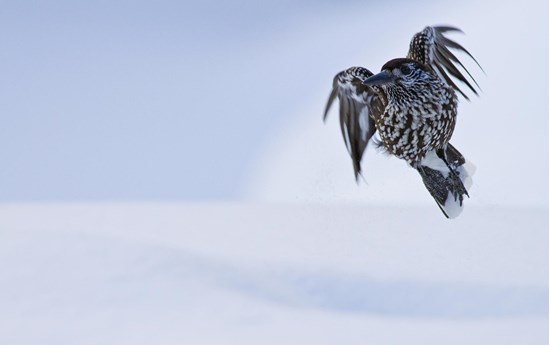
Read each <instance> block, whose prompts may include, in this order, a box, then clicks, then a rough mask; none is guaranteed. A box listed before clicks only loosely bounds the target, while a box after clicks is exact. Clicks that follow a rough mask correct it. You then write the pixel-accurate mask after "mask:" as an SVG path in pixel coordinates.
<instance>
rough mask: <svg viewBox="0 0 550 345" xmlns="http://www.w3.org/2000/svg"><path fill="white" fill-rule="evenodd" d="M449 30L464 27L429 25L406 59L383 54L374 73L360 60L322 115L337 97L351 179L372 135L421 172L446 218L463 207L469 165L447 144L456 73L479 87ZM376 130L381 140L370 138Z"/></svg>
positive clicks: (338, 81) (336, 85)
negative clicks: (457, 53) (385, 58)
mask: <svg viewBox="0 0 550 345" xmlns="http://www.w3.org/2000/svg"><path fill="white" fill-rule="evenodd" d="M452 31H459V32H462V31H461V30H459V29H457V28H454V27H449V26H428V27H426V28H425V29H424V30H422V31H421V32H419V33H417V34H415V35H414V36H413V38H412V40H411V43H410V47H409V52H408V54H407V57H406V58H398V59H393V60H390V61H388V62H387V63H386V64H385V65H384V66H382V71H381V72H380V73H378V74H373V73H372V72H371V71H369V70H368V69H366V68H362V67H351V68H348V69H346V70H345V71H342V72H340V73H338V74H337V75H336V76H335V77H334V82H333V89H332V92H331V94H330V97H329V99H328V103H327V106H326V109H325V114H324V119H326V117H327V114H328V112H329V110H330V107H331V105H332V104H333V102H334V100H335V99H336V97H338V101H339V105H340V127H341V130H342V135H343V137H344V141H345V144H346V147H347V148H348V151H349V154H350V156H351V159H352V162H353V169H354V172H355V178H356V180H357V179H358V177H359V175H360V174H361V158H362V156H363V153H364V152H365V149H366V147H367V145H368V143H369V141H373V142H374V144H375V145H377V146H378V147H380V148H381V149H383V150H384V151H385V152H387V153H388V154H390V155H393V156H396V157H398V158H400V159H403V160H405V161H406V162H407V163H408V164H409V165H410V166H411V167H412V168H414V169H416V170H417V171H418V172H419V173H420V176H421V177H422V181H423V182H424V185H425V186H426V188H427V189H428V191H429V192H430V194H431V196H432V197H433V198H434V199H435V201H436V202H437V205H438V206H439V208H440V209H441V211H443V214H444V215H445V216H446V217H447V218H455V217H457V216H458V215H459V214H460V213H461V212H462V208H463V202H464V196H468V189H469V188H470V186H471V184H472V180H471V176H472V174H473V170H474V167H473V165H471V164H470V163H469V162H467V161H466V160H465V159H464V157H463V156H462V154H461V153H460V152H459V151H458V150H457V149H456V148H454V147H453V146H452V145H451V144H450V143H449V140H450V139H451V136H452V134H453V131H454V128H455V123H456V116H457V92H458V93H460V94H461V95H462V96H463V97H464V98H465V99H466V100H468V97H467V95H466V94H465V93H464V92H463V91H462V90H461V89H460V88H459V87H458V86H457V85H456V84H455V82H454V81H453V78H455V79H456V80H458V81H460V82H461V83H463V84H464V85H466V86H467V87H468V89H470V90H471V91H472V92H473V93H474V94H475V95H477V94H478V89H479V85H478V84H477V82H476V81H475V79H474V78H473V77H472V75H471V74H470V72H468V70H467V69H466V68H465V67H464V65H463V64H462V63H461V62H460V61H459V60H458V58H457V57H456V56H455V55H454V54H453V52H452V51H451V49H453V50H456V51H462V52H463V53H466V54H467V55H468V56H469V57H470V58H471V59H472V60H473V61H474V62H475V63H476V64H477V65H478V66H479V68H480V69H481V66H480V65H479V63H477V61H476V60H475V59H474V57H473V56H472V55H471V54H470V53H469V52H468V51H467V50H466V49H465V48H464V47H462V46H461V45H460V44H458V43H456V42H455V41H452V40H450V39H449V38H447V37H446V36H445V35H444V34H445V33H446V32H452ZM458 66H460V68H461V70H462V71H463V72H465V73H466V74H467V75H468V78H467V77H465V76H464V74H463V72H462V71H461V70H460V69H459V68H458ZM481 70H483V69H481ZM451 77H452V78H451ZM376 132H378V137H379V139H378V138H375V137H374V134H375V133H376ZM468 197H469V196H468Z"/></svg>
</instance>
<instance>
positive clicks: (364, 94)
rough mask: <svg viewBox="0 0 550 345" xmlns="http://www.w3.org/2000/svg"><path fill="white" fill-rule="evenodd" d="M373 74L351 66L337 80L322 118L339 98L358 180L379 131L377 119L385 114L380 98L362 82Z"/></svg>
mask: <svg viewBox="0 0 550 345" xmlns="http://www.w3.org/2000/svg"><path fill="white" fill-rule="evenodd" d="M371 75H373V73H372V72H371V71H369V70H368V69H366V68H362V67H351V68H348V69H347V70H345V71H342V72H340V73H338V74H337V75H336V76H335V77H334V82H333V86H332V87H333V88H332V92H331V94H330V97H329V99H328V102H327V106H326V109H325V114H324V117H323V119H324V120H326V118H327V114H328V111H329V110H330V107H331V105H332V103H333V102H334V100H335V99H336V96H338V100H339V103H340V128H341V130H342V136H343V137H344V142H345V143H346V147H347V148H348V152H349V154H350V156H351V159H352V161H353V170H354V172H355V179H358V178H359V174H360V173H361V164H360V163H361V158H362V157H363V153H364V152H365V149H366V147H367V144H368V143H369V140H370V139H371V138H372V136H373V135H374V133H375V132H376V127H375V125H374V119H376V118H378V117H379V116H381V115H382V114H383V112H384V105H383V102H382V100H381V98H380V97H379V95H378V94H377V93H376V92H375V91H374V90H373V89H372V88H371V87H369V86H366V85H363V84H362V82H363V81H364V80H365V79H367V78H368V77H370V76H371Z"/></svg>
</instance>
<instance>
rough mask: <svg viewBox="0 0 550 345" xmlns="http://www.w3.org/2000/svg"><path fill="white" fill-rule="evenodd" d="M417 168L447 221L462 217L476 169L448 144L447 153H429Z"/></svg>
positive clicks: (437, 151)
mask: <svg viewBox="0 0 550 345" xmlns="http://www.w3.org/2000/svg"><path fill="white" fill-rule="evenodd" d="M415 168H416V169H417V170H418V172H419V173H420V176H422V181H423V182H424V185H425V186H426V188H427V189H428V191H429V192H430V194H431V195H432V197H433V198H434V199H435V201H436V202H437V205H438V206H439V208H440V209H441V211H442V212H443V214H444V215H445V217H447V218H456V217H458V216H459V215H460V213H461V212H462V208H463V207H464V196H468V197H469V195H468V190H469V189H470V187H471V186H472V175H473V174H474V171H475V166H474V165H473V164H471V163H470V162H467V161H466V160H465V159H464V157H463V156H462V154H461V153H460V152H458V150H457V149H455V148H454V147H453V146H452V145H451V144H448V145H447V147H446V148H445V149H440V150H435V151H431V152H429V153H428V154H427V155H426V156H425V157H424V158H423V159H422V160H421V161H420V162H419V163H417V164H416V166H415Z"/></svg>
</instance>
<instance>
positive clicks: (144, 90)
mask: <svg viewBox="0 0 550 345" xmlns="http://www.w3.org/2000/svg"><path fill="white" fill-rule="evenodd" d="M547 14H548V3H547V2H546V1H535V0H530V1H526V2H521V3H519V2H517V1H489V2H484V3H483V4H480V3H479V2H477V1H461V2H455V1H446V2H441V1H430V0H425V1H417V2H414V3H412V2H409V1H399V0H391V1H387V2H384V3H381V2H369V1H351V0H350V1H329V0H326V1H310V0H301V1H267V2H264V1H262V2H257V1H251V0H235V1H213V0H207V1H166V0H164V1H154V2H150V1H82V2H75V1H63V0H57V1H41V2H35V1H3V2H2V10H1V11H0V43H1V49H0V61H1V63H0V75H1V76H2V77H1V78H0V93H1V94H2V101H1V102H0V113H1V114H2V115H1V116H2V119H3V125H2V126H1V127H0V158H1V160H0V161H1V162H2V163H1V169H0V191H1V192H0V201H3V202H12V201H33V202H34V201H106V200H107V201H110V200H114V201H118V200H122V201H126V200H248V201H260V200H277V201H292V202H295V201H297V202H333V201H335V202H347V201H361V202H365V203H377V204H378V203H382V204H383V203H389V204H403V203H433V201H432V200H431V198H430V196H429V195H428V193H426V191H425V190H424V187H423V186H422V183H420V179H419V178H418V176H417V174H416V172H414V171H413V170H412V169H408V168H407V166H406V164H405V163H404V162H401V161H399V160H397V159H395V158H387V157H385V156H383V155H381V154H379V153H377V152H375V150H373V149H371V150H369V152H368V153H367V155H366V157H365V159H364V168H365V171H366V172H365V180H366V182H367V183H366V184H365V183H361V184H360V186H359V187H358V186H357V185H356V183H355V181H354V179H353V174H352V167H351V162H350V159H349V158H348V155H347V152H346V149H345V147H344V144H343V141H342V140H341V136H340V130H339V127H338V121H337V112H336V111H333V112H331V114H330V117H329V120H328V121H327V123H326V124H323V122H322V119H321V117H322V112H323V110H324V106H325V102H326V98H327V96H328V94H329V92H330V88H331V85H332V78H333V76H334V75H335V74H336V73H337V72H339V71H341V70H343V69H345V68H347V67H350V66H355V65H358V66H364V67H367V68H369V69H371V70H372V71H378V70H379V69H380V67H381V66H382V65H383V64H384V63H385V62H386V61H387V60H389V59H391V58H394V57H400V56H404V55H405V54H406V51H407V48H408V44H409V40H410V38H411V37H412V35H413V34H414V33H415V32H417V31H419V30H421V29H422V28H423V27H424V26H426V25H433V24H451V25H455V26H458V27H460V28H461V29H463V30H464V32H465V33H466V34H465V35H460V34H454V35H453V36H452V38H454V39H456V40H457V41H459V42H460V43H462V44H463V45H464V46H465V47H466V48H467V49H469V50H470V52H471V53H472V54H473V55H474V56H475V57H476V58H477V60H478V61H479V62H480V64H481V65H482V66H483V68H484V70H485V72H486V74H484V73H483V72H482V71H481V70H479V69H477V67H476V66H475V64H473V63H471V61H468V59H467V58H466V57H463V60H464V61H465V63H467V66H468V67H469V68H470V69H471V72H473V74H474V76H476V78H477V80H478V82H479V84H480V85H481V88H482V90H483V92H482V93H481V97H480V98H476V97H472V102H471V103H468V102H466V101H464V100H462V101H461V104H460V108H459V120H458V125H457V128H456V131H455V135H454V137H453V141H452V142H453V144H454V145H455V146H456V147H457V148H458V149H459V150H460V151H462V153H463V154H464V155H465V156H466V157H467V158H468V159H469V160H471V161H472V162H473V163H474V164H475V165H476V166H477V168H478V170H477V174H476V176H475V179H474V189H473V190H472V198H471V200H469V203H470V204H472V205H475V204H480V205H489V206H494V205H501V204H502V205H524V206H534V205H537V206H545V205H547V200H548V25H547V24H548V17H547Z"/></svg>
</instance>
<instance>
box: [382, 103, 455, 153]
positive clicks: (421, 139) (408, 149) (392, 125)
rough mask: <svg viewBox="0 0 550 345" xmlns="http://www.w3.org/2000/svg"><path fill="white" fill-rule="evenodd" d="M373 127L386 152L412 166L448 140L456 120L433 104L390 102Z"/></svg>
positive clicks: (440, 107)
mask: <svg viewBox="0 0 550 345" xmlns="http://www.w3.org/2000/svg"><path fill="white" fill-rule="evenodd" d="M375 123H376V127H377V130H378V133H379V136H380V139H381V141H382V143H383V145H384V147H385V148H386V149H387V151H388V152H390V153H391V154H393V155H395V156H397V157H398V158H401V159H405V160H406V161H407V162H409V163H413V162H416V161H419V160H421V159H422V158H423V157H424V156H425V155H426V153H427V152H429V151H431V150H433V149H436V148H440V147H442V146H444V145H445V144H446V143H447V142H448V141H449V140H450V137H451V135H452V132H453V129H454V124H455V116H454V114H453V112H451V111H449V110H448V109H445V108H444V107H443V106H442V104H440V103H436V102H425V103H424V102H409V104H407V105H403V104H398V103H392V102H389V103H388V105H387V106H386V109H385V111H384V114H383V116H381V117H380V118H378V119H377V120H376V122H375Z"/></svg>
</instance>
